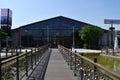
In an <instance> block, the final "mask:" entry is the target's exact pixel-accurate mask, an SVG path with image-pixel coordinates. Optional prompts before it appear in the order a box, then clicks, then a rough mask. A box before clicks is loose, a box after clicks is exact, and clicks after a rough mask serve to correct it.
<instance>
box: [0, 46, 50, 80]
mask: <svg viewBox="0 0 120 80" xmlns="http://www.w3.org/2000/svg"><path fill="white" fill-rule="evenodd" d="M47 49H48V45H45V46H42V47H38V48H33V49H31V51H29V52H28V51H27V50H26V51H25V53H22V54H21V53H20V52H18V51H17V50H16V55H15V56H13V57H10V58H7V59H2V58H0V80H22V78H23V77H25V76H26V77H29V75H30V74H31V73H32V70H33V69H34V68H35V65H37V64H38V62H39V61H40V58H41V57H42V55H43V54H44V52H45V51H46V50H47Z"/></svg>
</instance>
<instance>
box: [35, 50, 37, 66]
mask: <svg viewBox="0 0 120 80" xmlns="http://www.w3.org/2000/svg"><path fill="white" fill-rule="evenodd" d="M36 54H37V53H36V48H35V65H36V62H37V59H36V56H37V55H36Z"/></svg>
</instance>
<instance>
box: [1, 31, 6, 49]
mask: <svg viewBox="0 0 120 80" xmlns="http://www.w3.org/2000/svg"><path fill="white" fill-rule="evenodd" d="M6 36H7V33H6V32H4V31H3V30H2V29H0V50H1V41H3V40H4V39H5V38H6Z"/></svg>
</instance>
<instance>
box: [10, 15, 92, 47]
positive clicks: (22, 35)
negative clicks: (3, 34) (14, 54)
mask: <svg viewBox="0 0 120 80" xmlns="http://www.w3.org/2000/svg"><path fill="white" fill-rule="evenodd" d="M86 24H87V23H84V22H81V21H77V20H73V19H70V18H67V17H63V16H58V17H54V18H50V19H47V20H43V21H39V22H35V23H31V24H27V25H24V26H21V27H19V28H16V29H14V30H12V35H13V36H12V38H13V43H12V44H13V45H14V46H18V45H21V46H25V47H30V46H36V45H43V44H47V43H50V44H51V47H57V45H58V44H61V45H64V46H66V47H71V46H75V47H83V42H82V41H81V39H80V37H79V36H78V31H79V30H81V28H82V27H83V26H84V25H86ZM87 25H91V24H87Z"/></svg>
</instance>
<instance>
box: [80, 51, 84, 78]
mask: <svg viewBox="0 0 120 80" xmlns="http://www.w3.org/2000/svg"><path fill="white" fill-rule="evenodd" d="M81 56H83V53H81ZM82 66H83V59H81V69H80V78H81V79H80V80H83V67H82Z"/></svg>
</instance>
